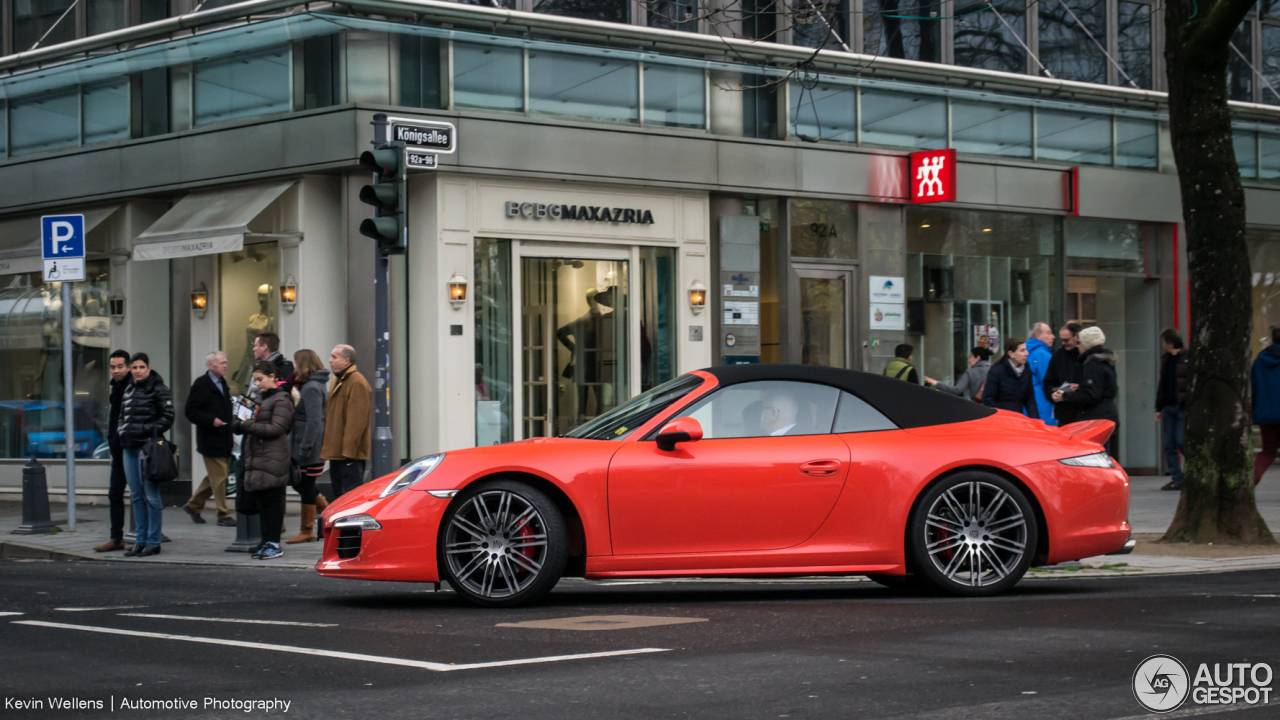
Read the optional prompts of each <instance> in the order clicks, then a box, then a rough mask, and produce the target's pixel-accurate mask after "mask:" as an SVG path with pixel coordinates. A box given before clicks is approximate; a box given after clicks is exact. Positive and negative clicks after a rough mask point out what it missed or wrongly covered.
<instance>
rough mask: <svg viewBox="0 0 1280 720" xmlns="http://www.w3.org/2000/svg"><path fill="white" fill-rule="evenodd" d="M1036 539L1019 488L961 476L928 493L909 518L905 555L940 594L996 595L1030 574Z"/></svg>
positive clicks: (995, 479) (993, 478)
mask: <svg viewBox="0 0 1280 720" xmlns="http://www.w3.org/2000/svg"><path fill="white" fill-rule="evenodd" d="M1036 537H1037V535H1036V516H1035V512H1034V511H1033V509H1032V507H1031V502H1030V501H1029V500H1028V499H1027V496H1026V493H1025V492H1024V491H1023V490H1022V489H1021V488H1019V487H1018V486H1017V485H1015V484H1014V483H1012V482H1010V481H1009V480H1007V479H1005V478H1002V477H1000V476H998V475H995V474H993V473H986V472H981V471H973V472H962V473H958V474H956V475H953V476H951V477H948V478H945V479H944V480H941V481H939V482H937V483H935V484H934V485H933V486H932V487H930V488H929V489H928V490H926V491H925V494H924V496H923V497H921V499H920V503H919V504H918V505H917V507H916V510H915V512H914V514H913V515H912V517H911V524H910V528H909V530H908V533H907V542H908V548H907V551H908V552H909V553H910V554H911V558H912V560H913V561H914V563H915V564H914V567H915V568H917V569H918V572H919V574H920V575H921V576H922V577H924V578H925V579H926V580H928V581H929V583H930V584H932V585H934V586H936V587H937V588H938V589H940V590H942V591H944V592H948V593H952V594H955V595H975V596H976V595H995V594H997V593H1001V592H1004V591H1005V590H1008V589H1009V588H1011V587H1013V586H1014V584H1015V583H1017V582H1018V580H1020V579H1022V576H1023V575H1024V574H1025V573H1026V572H1027V568H1028V567H1030V566H1031V559H1032V558H1033V557H1035V552H1036Z"/></svg>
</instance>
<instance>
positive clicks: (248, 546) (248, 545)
mask: <svg viewBox="0 0 1280 720" xmlns="http://www.w3.org/2000/svg"><path fill="white" fill-rule="evenodd" d="M259 517H260V516H258V515H245V514H244V513H236V539H235V542H233V543H231V544H230V545H228V546H227V547H226V551H227V552H243V553H247V552H253V551H254V550H257V549H258V548H259V547H261V546H262V520H261V519H259Z"/></svg>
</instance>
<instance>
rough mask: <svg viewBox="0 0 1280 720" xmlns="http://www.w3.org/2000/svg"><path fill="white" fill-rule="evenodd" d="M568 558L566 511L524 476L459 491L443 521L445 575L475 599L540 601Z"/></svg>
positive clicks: (440, 557)
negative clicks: (522, 480) (515, 479)
mask: <svg viewBox="0 0 1280 720" xmlns="http://www.w3.org/2000/svg"><path fill="white" fill-rule="evenodd" d="M504 503H505V509H504ZM504 513H505V514H504ZM526 514H530V517H529V518H528V519H525V520H523V521H522V518H524V516H525V515H526ZM513 528H514V532H512V530H513ZM568 559H569V530H568V528H567V526H566V525H565V521H564V515H563V514H561V512H560V509H559V508H558V507H556V504H555V503H554V502H552V501H551V498H549V497H547V495H546V494H545V493H543V492H542V491H540V490H538V489H537V488H534V487H532V486H530V485H526V484H525V483H522V482H517V481H513V480H491V481H486V482H480V483H476V484H474V485H472V486H471V487H468V488H467V489H466V490H464V491H463V492H461V493H459V494H458V496H457V497H456V498H455V499H454V501H453V503H452V504H451V505H450V506H449V509H448V511H446V512H445V514H444V518H443V519H442V520H441V522H440V534H439V536H438V541H437V550H436V560H437V563H438V564H439V568H440V576H441V578H442V579H444V580H446V581H447V582H448V583H449V585H450V586H451V587H452V588H453V589H454V591H455V592H457V593H458V594H459V595H461V596H462V597H463V598H465V599H466V600H467V602H469V603H471V604H473V605H478V606H480V607H517V606H520V605H528V604H530V603H535V602H538V601H539V600H542V599H543V598H545V597H546V596H547V594H548V593H550V592H551V589H552V588H554V587H555V586H556V583H557V582H559V581H560V576H561V575H562V574H563V573H564V568H565V563H567V562H568Z"/></svg>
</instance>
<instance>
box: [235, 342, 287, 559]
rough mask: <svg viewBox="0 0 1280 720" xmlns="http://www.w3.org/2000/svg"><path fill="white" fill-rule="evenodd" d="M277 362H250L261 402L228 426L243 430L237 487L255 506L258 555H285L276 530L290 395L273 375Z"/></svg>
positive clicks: (281, 519)
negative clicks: (259, 530)
mask: <svg viewBox="0 0 1280 720" xmlns="http://www.w3.org/2000/svg"><path fill="white" fill-rule="evenodd" d="M277 372H278V370H277V369H276V365H275V363H271V362H266V361H262V362H259V363H258V364H257V365H254V366H253V384H254V385H256V386H257V388H258V390H259V391H260V392H261V393H262V403H261V404H259V405H258V406H257V407H256V408H254V410H253V418H252V419H251V420H241V419H240V418H238V417H236V418H232V420H231V430H232V431H233V432H235V433H236V434H238V435H244V436H245V437H244V441H243V442H241V444H240V462H241V464H242V467H241V471H240V482H241V486H240V487H239V488H238V489H237V491H238V492H243V493H245V498H244V502H245V504H246V505H248V506H249V507H251V508H253V509H255V510H257V512H258V514H259V515H260V516H261V519H262V522H261V526H262V546H261V547H259V548H258V550H257V551H256V552H254V553H253V557H254V558H255V559H258V560H272V559H274V558H278V557H280V556H281V555H283V554H284V551H283V550H282V549H281V548H280V532H281V531H282V530H283V529H284V504H285V488H286V487H288V485H289V475H290V472H289V430H290V428H292V427H293V397H292V396H291V395H290V394H289V392H288V391H286V390H285V389H284V388H282V387H279V385H278V383H277V380H276V373H277Z"/></svg>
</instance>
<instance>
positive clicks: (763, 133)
mask: <svg viewBox="0 0 1280 720" xmlns="http://www.w3.org/2000/svg"><path fill="white" fill-rule="evenodd" d="M742 134H743V135H744V136H745V137H751V138H764V139H774V138H777V137H778V89H777V86H776V85H774V84H773V82H772V81H771V80H770V79H769V78H767V77H765V76H763V75H743V76H742Z"/></svg>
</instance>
